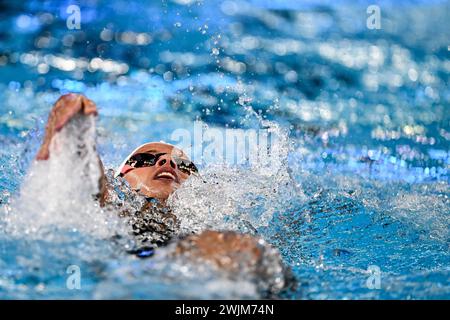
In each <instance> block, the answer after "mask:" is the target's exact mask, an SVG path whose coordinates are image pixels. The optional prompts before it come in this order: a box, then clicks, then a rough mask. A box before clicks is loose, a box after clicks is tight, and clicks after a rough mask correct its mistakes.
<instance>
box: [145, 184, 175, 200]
mask: <svg viewBox="0 0 450 320" xmlns="http://www.w3.org/2000/svg"><path fill="white" fill-rule="evenodd" d="M150 185H151V187H150V188H149V189H150V190H146V191H145V192H144V194H145V195H146V196H147V197H152V198H157V199H159V200H167V198H169V196H170V195H171V194H172V193H173V192H174V191H175V190H176V187H177V186H176V183H175V182H173V181H160V180H153V181H152V183H151V184H150Z"/></svg>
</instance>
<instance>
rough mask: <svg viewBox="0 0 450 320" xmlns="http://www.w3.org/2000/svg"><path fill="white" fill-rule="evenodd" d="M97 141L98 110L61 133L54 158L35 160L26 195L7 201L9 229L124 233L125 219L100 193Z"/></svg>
mask: <svg viewBox="0 0 450 320" xmlns="http://www.w3.org/2000/svg"><path fill="white" fill-rule="evenodd" d="M95 147H96V145H95V119H94V116H89V117H81V116H77V117H75V118H74V119H72V120H71V121H70V122H69V123H68V124H67V126H65V127H64V128H63V129H62V130H61V131H60V132H59V133H57V134H56V135H55V137H54V139H53V140H52V143H51V145H50V158H49V159H48V160H46V161H34V162H33V163H32V165H31V168H30V170H29V172H28V174H27V175H26V177H25V179H24V181H23V183H22V187H21V190H20V195H19V196H18V197H16V198H15V199H13V200H12V201H11V204H10V205H9V206H7V207H5V210H6V214H5V218H4V219H5V221H4V223H5V225H6V230H7V232H9V233H11V234H12V235H15V236H18V237H21V236H26V237H27V238H30V237H36V238H45V239H52V238H54V237H55V236H56V235H55V234H54V233H53V231H54V230H55V228H56V229H65V230H67V229H68V230H70V231H77V232H81V233H85V234H89V235H92V236H95V237H102V238H103V237H109V236H112V235H115V234H116V233H118V232H119V233H123V230H122V224H123V222H121V221H119V218H118V217H117V216H116V215H115V214H114V213H112V212H107V211H104V210H102V209H101V208H100V207H99V204H98V202H97V201H96V200H95V199H94V195H95V194H97V193H98V190H99V179H100V177H101V171H100V167H99V163H98V158H97V153H96V151H95ZM60 235H61V236H62V233H61V234H60Z"/></svg>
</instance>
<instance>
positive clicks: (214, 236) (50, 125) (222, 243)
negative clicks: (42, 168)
mask: <svg viewBox="0 0 450 320" xmlns="http://www.w3.org/2000/svg"><path fill="white" fill-rule="evenodd" d="M77 114H79V115H84V116H97V109H96V106H95V104H94V102H92V101H91V100H89V99H87V98H86V97H84V96H82V95H77V94H66V95H63V96H61V97H60V98H59V99H58V101H57V102H56V103H55V105H54V107H53V109H52V110H51V112H50V115H49V119H48V122H47V126H46V130H45V136H44V139H43V142H42V145H41V148H40V149H39V151H38V153H37V155H36V160H39V161H45V160H47V159H48V158H49V157H50V156H51V155H50V152H49V146H50V142H51V140H52V138H53V137H54V136H55V135H56V134H57V133H58V132H59V131H60V130H61V129H62V128H63V127H64V126H65V125H66V124H67V123H68V122H69V121H70V119H72V118H73V117H74V116H75V115H77ZM137 153H153V154H156V153H158V154H161V153H162V154H163V155H161V156H160V157H159V158H158V160H157V161H156V163H155V164H154V165H152V166H148V167H141V168H130V167H128V168H127V167H124V170H122V172H123V173H124V174H123V177H124V178H125V179H126V180H127V182H128V183H129V184H130V186H131V187H132V188H133V189H134V190H136V191H137V192H139V193H141V194H144V195H145V196H148V197H154V198H157V199H159V200H161V201H162V202H163V203H164V202H165V200H167V198H168V197H169V196H170V194H172V193H173V192H174V191H175V190H176V189H177V188H179V187H180V185H181V184H182V183H183V182H184V181H186V179H187V178H188V177H189V174H186V173H185V172H182V171H181V170H180V169H179V168H178V166H177V164H176V162H175V160H174V159H175V158H181V159H186V160H188V158H187V156H186V155H185V154H184V153H183V151H181V150H180V149H178V148H176V147H174V146H172V145H169V144H165V143H159V142H157V143H148V144H146V145H144V146H142V147H141V148H139V149H138V150H137V151H136V152H135V153H134V154H137ZM98 161H99V168H100V170H101V172H103V164H102V162H101V160H100V158H99V157H98ZM107 189H108V188H107V185H106V179H105V177H104V176H102V177H101V178H100V181H99V201H100V204H101V205H104V204H105V201H106V200H105V199H106V195H107V192H108V190H107ZM257 241H258V239H257V238H255V237H252V236H249V235H243V234H239V233H236V232H226V233H224V232H218V231H205V232H203V233H200V234H198V235H193V236H191V237H188V238H186V239H185V240H182V241H181V242H180V243H179V244H178V246H177V250H176V253H177V254H184V253H186V252H189V251H192V254H191V255H190V256H191V258H192V259H197V258H202V259H204V260H207V261H209V262H211V263H213V264H215V265H216V266H218V267H219V268H221V269H222V270H226V271H228V272H237V271H238V270H236V268H235V265H236V263H238V262H243V261H245V263H246V264H247V265H248V266H254V265H255V264H256V263H257V261H259V259H260V257H261V251H260V250H259V249H258V245H257ZM224 259H225V260H226V261H227V263H224Z"/></svg>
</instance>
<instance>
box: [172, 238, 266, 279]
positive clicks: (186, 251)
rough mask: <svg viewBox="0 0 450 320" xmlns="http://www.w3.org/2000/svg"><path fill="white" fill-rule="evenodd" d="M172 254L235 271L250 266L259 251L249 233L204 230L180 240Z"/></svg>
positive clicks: (253, 265) (256, 262) (256, 259)
mask: <svg viewBox="0 0 450 320" xmlns="http://www.w3.org/2000/svg"><path fill="white" fill-rule="evenodd" d="M175 254H177V255H186V256H188V257H189V258H191V259H194V260H195V259H201V260H204V261H209V262H212V263H213V264H214V265H215V266H217V267H218V268H220V269H224V270H226V271H231V272H239V270H240V269H241V268H242V267H245V268H254V267H255V266H256V265H257V264H258V262H259V261H260V259H261V257H262V254H263V252H262V246H261V245H260V244H259V243H258V239H257V238H255V237H253V236H250V235H245V234H239V233H236V232H231V231H227V232H218V231H211V230H208V231H204V232H202V233H201V234H198V235H191V236H189V237H187V238H185V239H183V240H182V241H180V242H179V243H178V244H177V247H176V249H175Z"/></svg>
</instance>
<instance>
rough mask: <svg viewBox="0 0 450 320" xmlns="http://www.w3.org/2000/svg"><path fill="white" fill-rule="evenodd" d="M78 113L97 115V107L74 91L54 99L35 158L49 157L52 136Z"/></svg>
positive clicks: (43, 158) (45, 158)
mask: <svg viewBox="0 0 450 320" xmlns="http://www.w3.org/2000/svg"><path fill="white" fill-rule="evenodd" d="M78 113H80V114H83V115H86V116H87V115H97V107H96V106H95V103H94V102H92V101H91V100H89V99H88V98H86V97H84V96H82V95H79V94H74V93H69V94H65V95H63V96H61V97H60V98H59V99H58V101H56V103H55V104H54V106H53V109H52V110H51V111H50V115H49V117H48V121H47V126H46V128H45V137H44V140H43V141H42V145H41V147H40V149H39V151H38V153H37V155H36V159H37V160H47V159H48V158H49V156H50V151H49V147H50V142H51V141H52V138H53V136H54V135H55V133H57V132H58V131H60V130H61V129H62V128H63V127H64V126H65V125H66V124H67V123H68V122H69V120H70V119H72V118H73V117H74V116H75V115H76V114H78Z"/></svg>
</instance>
